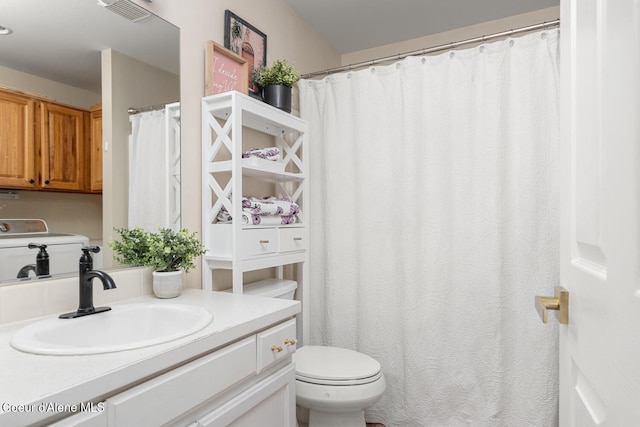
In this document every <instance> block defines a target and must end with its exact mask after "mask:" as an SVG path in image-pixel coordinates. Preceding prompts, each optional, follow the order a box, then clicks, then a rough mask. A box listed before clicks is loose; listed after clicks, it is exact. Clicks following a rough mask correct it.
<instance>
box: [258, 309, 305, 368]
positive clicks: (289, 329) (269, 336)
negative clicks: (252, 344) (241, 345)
mask: <svg viewBox="0 0 640 427" xmlns="http://www.w3.org/2000/svg"><path fill="white" fill-rule="evenodd" d="M257 344H258V363H257V366H256V372H258V373H259V372H260V371H261V370H263V369H265V368H267V367H268V366H270V365H271V364H273V363H275V362H277V361H278V360H280V359H283V358H285V357H290V356H291V355H292V354H293V353H295V351H296V319H291V320H287V321H286V322H284V323H281V324H279V325H277V326H274V327H273V328H270V329H267V330H266V331H263V332H260V333H259V334H258V342H257Z"/></svg>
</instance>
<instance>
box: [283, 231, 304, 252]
mask: <svg viewBox="0 0 640 427" xmlns="http://www.w3.org/2000/svg"><path fill="white" fill-rule="evenodd" d="M308 241H309V239H308V234H307V229H306V228H305V227H294V228H281V229H280V252H291V251H301V250H306V249H307V246H308Z"/></svg>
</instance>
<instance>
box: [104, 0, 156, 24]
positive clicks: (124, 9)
mask: <svg viewBox="0 0 640 427" xmlns="http://www.w3.org/2000/svg"><path fill="white" fill-rule="evenodd" d="M98 4H99V5H100V6H102V7H104V8H106V9H109V10H110V11H111V12H114V13H117V14H118V15H120V16H122V17H123V18H125V19H128V20H129V21H132V22H137V21H141V20H143V19H145V18H148V17H150V16H151V13H150V12H149V11H148V10H146V9H145V8H143V7H140V6H138V5H137V4H135V3H133V2H131V1H130V0H117V1H113V0H98Z"/></svg>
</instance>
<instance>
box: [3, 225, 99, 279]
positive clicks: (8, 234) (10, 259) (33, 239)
mask: <svg viewBox="0 0 640 427" xmlns="http://www.w3.org/2000/svg"><path fill="white" fill-rule="evenodd" d="M30 243H31V244H34V245H35V246H42V245H46V246H47V247H46V251H47V253H48V254H49V273H50V275H53V274H61V273H76V274H77V272H78V262H79V260H80V257H81V256H82V250H81V249H82V248H83V247H84V246H88V245H89V238H88V237H87V236H82V235H79V234H63V233H52V232H50V231H49V227H48V226H47V223H46V222H45V221H44V220H42V219H0V282H7V281H15V280H20V279H19V278H18V273H19V272H20V270H21V269H22V268H23V267H25V266H27V265H30V264H32V265H35V264H36V257H37V255H38V253H39V249H38V248H33V249H30V248H29V244H30ZM28 276H29V278H34V277H36V276H35V273H34V272H33V271H31V272H29V274H28Z"/></svg>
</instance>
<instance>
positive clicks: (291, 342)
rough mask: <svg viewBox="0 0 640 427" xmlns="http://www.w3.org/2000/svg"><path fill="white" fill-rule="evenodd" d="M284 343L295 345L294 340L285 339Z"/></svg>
mask: <svg viewBox="0 0 640 427" xmlns="http://www.w3.org/2000/svg"><path fill="white" fill-rule="evenodd" d="M284 343H285V344H286V345H294V344H295V343H296V340H290V339H285V340H284Z"/></svg>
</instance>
